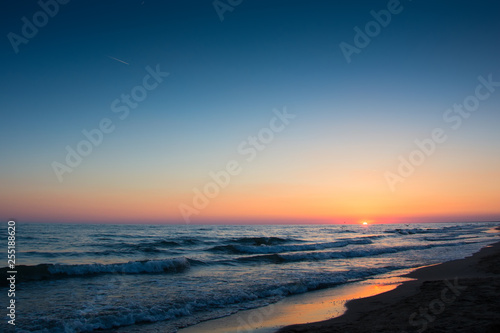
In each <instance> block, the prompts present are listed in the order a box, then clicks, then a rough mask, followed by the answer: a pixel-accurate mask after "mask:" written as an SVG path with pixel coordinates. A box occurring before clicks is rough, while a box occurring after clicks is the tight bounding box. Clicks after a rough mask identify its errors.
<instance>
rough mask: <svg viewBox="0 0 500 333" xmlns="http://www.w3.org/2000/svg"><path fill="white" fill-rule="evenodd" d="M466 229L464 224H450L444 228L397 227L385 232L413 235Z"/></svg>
mask: <svg viewBox="0 0 500 333" xmlns="http://www.w3.org/2000/svg"><path fill="white" fill-rule="evenodd" d="M461 230H464V227H462V226H450V227H443V228H406V229H405V228H397V229H393V230H385V231H384V232H385V233H392V234H400V235H413V234H429V233H445V232H450V231H461Z"/></svg>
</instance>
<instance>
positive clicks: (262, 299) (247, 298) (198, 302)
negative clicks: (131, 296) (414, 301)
mask: <svg viewBox="0 0 500 333" xmlns="http://www.w3.org/2000/svg"><path fill="white" fill-rule="evenodd" d="M401 268H405V267H396V266H388V267H381V268H370V269H355V270H349V271H341V272H338V273H334V274H332V273H318V274H313V275H310V276H308V277H305V278H300V279H296V280H295V281H288V282H285V283H279V282H274V283H272V284H269V285H266V286H262V287H261V288H256V289H253V290H251V289H240V290H234V291H233V292H232V293H230V294H225V295H224V296H221V297H213V295H212V294H210V295H200V296H198V297H196V298H191V299H185V300H183V301H179V302H175V303H173V302H172V301H171V300H169V299H165V300H164V301H161V299H160V301H159V302H158V303H156V304H155V306H154V307H150V308H141V309H140V311H138V309H137V305H136V304H135V303H128V304H126V303H125V304H122V305H121V306H120V307H116V308H114V309H112V310H110V308H109V307H105V308H100V309H96V308H94V310H93V311H91V312H84V311H80V312H79V316H78V317H74V318H71V319H70V318H57V317H51V318H47V317H43V318H39V319H38V320H36V322H33V323H32V325H33V326H32V327H31V328H32V329H31V330H30V332H32V331H35V332H45V331H46V330H47V329H49V331H50V332H54V333H59V332H61V333H62V332H64V333H67V332H71V333H73V332H94V331H96V330H109V329H114V330H116V329H118V328H120V327H124V326H129V325H134V324H141V323H155V322H159V321H168V320H173V319H176V318H183V317H184V318H193V317H195V318H200V317H197V314H202V313H206V311H207V310H208V309H210V310H212V311H214V312H213V314H212V317H208V318H207V317H205V320H206V319H213V318H216V317H223V316H226V315H229V314H231V313H234V312H237V311H240V310H245V309H251V308H255V307H259V306H264V305H267V304H269V303H274V302H277V301H278V300H280V299H283V298H285V297H287V296H289V295H294V294H300V293H304V292H308V291H313V290H319V289H324V288H329V287H333V286H337V285H340V284H343V283H347V282H354V281H359V280H362V279H364V278H367V277H370V276H374V275H377V274H384V273H387V272H389V271H393V270H397V269H401ZM199 321H200V320H199V319H198V320H196V319H194V320H193V321H190V324H194V323H196V322H199ZM177 328H178V327H177ZM164 330H165V331H177V329H176V327H171V329H169V330H166V329H164Z"/></svg>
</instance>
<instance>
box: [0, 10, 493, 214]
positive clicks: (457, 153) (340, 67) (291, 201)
mask: <svg viewBox="0 0 500 333" xmlns="http://www.w3.org/2000/svg"><path fill="white" fill-rule="evenodd" d="M2 6H3V8H2V10H1V11H0V15H1V18H0V27H1V31H0V32H1V34H2V35H3V36H4V37H3V38H2V43H1V45H0V47H1V52H0V64H1V65H0V67H1V74H2V75H1V79H0V91H1V92H2V98H1V99H0V112H1V119H2V121H1V122H0V161H1V167H0V184H1V191H0V219H2V220H8V219H15V220H17V221H26V222H78V223H87V222H88V223H187V224H191V223H193V224H196V223H230V224H240V223H249V224H251V223H304V224H307V223H360V222H362V221H368V222H370V223H410V222H462V221H493V220H496V221H498V220H500V205H499V203H500V190H499V189H500V131H499V130H498V128H499V127H500V110H499V108H500V83H499V82H500V67H499V61H498V59H500V44H499V43H498V41H499V40H500V21H499V20H498V12H499V9H500V5H498V4H497V2H496V1H480V2H476V1H439V2H436V1H424V0H419V1H410V0H402V1H401V2H399V1H396V0H391V1H343V0H341V1H319V0H313V1H293V0H288V1H284V0H276V1H264V0H255V1H250V0H243V1H241V0H220V1H209V0H207V1H188V0H182V1H181V0H178V1H153V0H134V1H132V0H130V1H90V0H89V1H76V0H74V1H63V0H60V1H58V2H56V1H55V0H42V1H40V2H37V1H23V2H15V1H8V2H5V3H4V4H2Z"/></svg>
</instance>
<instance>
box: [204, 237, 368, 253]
mask: <svg viewBox="0 0 500 333" xmlns="http://www.w3.org/2000/svg"><path fill="white" fill-rule="evenodd" d="M371 243H372V241H371V240H370V239H366V238H365V239H346V240H340V241H336V242H328V243H315V244H294V245H267V246H266V245H260V246H248V245H233V244H231V245H218V246H214V247H212V248H210V249H209V251H213V252H225V253H231V254H268V253H281V252H297V251H315V250H325V249H330V248H336V247H345V246H348V245H352V244H358V245H363V244H371Z"/></svg>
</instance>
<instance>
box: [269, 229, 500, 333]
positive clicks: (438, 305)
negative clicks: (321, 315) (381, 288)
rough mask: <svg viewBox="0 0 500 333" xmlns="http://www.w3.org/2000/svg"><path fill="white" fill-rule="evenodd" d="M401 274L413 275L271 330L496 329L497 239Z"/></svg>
mask: <svg viewBox="0 0 500 333" xmlns="http://www.w3.org/2000/svg"><path fill="white" fill-rule="evenodd" d="M497 230H498V228H497ZM404 277H408V278H412V279H413V280H410V281H406V282H403V283H402V284H401V285H400V286H398V287H397V288H395V289H393V290H390V291H387V292H383V293H380V294H377V295H375V296H371V297H366V298H360V299H354V300H352V301H349V302H348V303H347V304H346V307H347V310H346V312H345V313H344V314H343V315H341V316H339V317H335V318H332V319H328V320H324V321H319V322H312V323H304V324H294V325H290V326H285V327H282V328H281V329H279V330H277V331H275V332H277V333H299V332H300V333H306V332H311V333H312V332H315V333H323V332H324V333H326V332H347V331H348V332H351V333H356V332H423V331H428V332H432V331H434V330H435V331H436V332H461V331H463V332H490V331H491V332H495V331H496V332H498V331H500V317H498V315H497V313H499V312H500V242H496V243H494V244H491V245H488V246H485V247H483V248H481V250H479V251H478V252H476V253H474V254H472V255H471V256H468V257H465V258H462V259H457V260H452V261H448V262H444V263H440V264H435V265H430V266H424V267H420V268H417V269H416V270H414V271H412V272H410V273H409V274H406V275H404ZM467 327H468V328H467Z"/></svg>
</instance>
